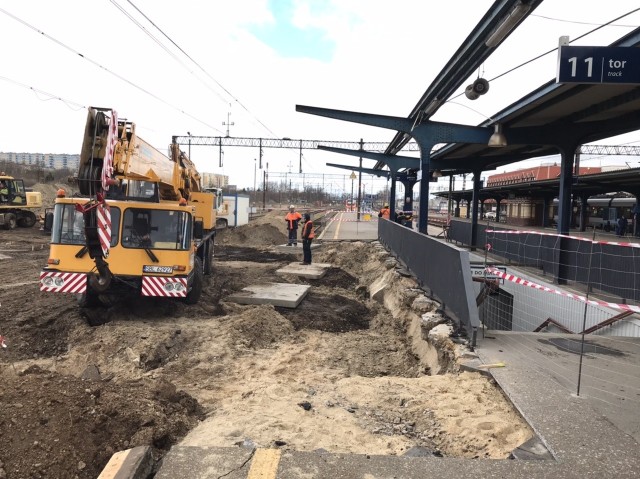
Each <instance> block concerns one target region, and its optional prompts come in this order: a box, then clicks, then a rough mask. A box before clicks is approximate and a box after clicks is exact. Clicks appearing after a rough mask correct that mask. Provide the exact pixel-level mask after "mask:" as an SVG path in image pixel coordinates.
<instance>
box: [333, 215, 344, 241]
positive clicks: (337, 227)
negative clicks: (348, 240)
mask: <svg viewBox="0 0 640 479" xmlns="http://www.w3.org/2000/svg"><path fill="white" fill-rule="evenodd" d="M343 216H344V213H340V219H339V220H338V226H336V232H335V233H334V235H333V239H338V235H339V234H340V225H341V224H342V217H343Z"/></svg>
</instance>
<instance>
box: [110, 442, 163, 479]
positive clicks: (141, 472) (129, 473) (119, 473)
mask: <svg viewBox="0 0 640 479" xmlns="http://www.w3.org/2000/svg"><path fill="white" fill-rule="evenodd" d="M153 465H154V460H153V455H152V454H151V448H150V447H149V446H138V447H134V448H132V449H127V450H126V451H119V452H116V453H115V454H114V455H113V456H111V459H109V462H108V463H107V465H106V466H105V467H104V469H103V470H102V472H101V473H100V475H99V476H98V479H145V478H147V477H149V474H151V471H152V470H153Z"/></svg>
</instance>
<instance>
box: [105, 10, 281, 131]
mask: <svg viewBox="0 0 640 479" xmlns="http://www.w3.org/2000/svg"><path fill="white" fill-rule="evenodd" d="M110 1H111V3H113V4H114V5H116V6H118V8H119V9H120V10H121V11H123V9H122V8H121V7H120V6H119V5H118V4H117V3H116V2H115V0H110ZM127 2H128V3H129V4H130V5H131V6H132V7H133V8H135V10H136V11H137V12H138V13H139V14H140V15H142V16H143V17H144V18H145V20H147V21H148V22H149V23H150V24H151V25H153V26H154V28H156V30H158V31H159V32H160V33H161V34H162V35H163V36H164V37H165V38H166V39H167V40H169V41H170V42H171V43H172V44H173V45H174V46H175V47H176V48H177V49H178V50H179V51H180V52H181V53H182V54H183V55H184V56H186V57H187V58H188V59H189V60H190V61H191V62H192V63H193V64H194V65H195V66H197V67H198V68H199V69H200V71H202V72H203V73H204V74H205V75H206V76H207V77H209V78H210V79H211V80H212V81H213V82H214V83H215V84H216V85H218V86H219V87H220V88H221V89H222V90H223V91H224V92H225V93H226V94H227V95H229V97H231V98H232V99H233V100H234V101H235V102H236V103H237V104H238V105H239V106H240V107H241V108H242V109H243V110H244V111H246V112H247V113H248V114H249V115H250V116H251V117H252V118H254V119H255V120H256V121H257V122H258V123H259V124H260V125H261V126H262V127H263V128H264V129H265V130H267V131H268V132H269V133H270V134H271V135H273V137H274V138H278V135H276V134H275V133H274V132H273V131H272V130H271V129H270V128H269V127H268V126H267V125H265V124H264V123H263V122H262V121H261V120H260V119H259V118H258V117H256V116H255V115H254V114H253V113H252V112H251V111H250V110H249V109H248V108H247V107H246V106H245V105H244V104H243V103H242V102H241V101H240V100H239V99H238V98H237V97H236V96H235V95H234V94H233V93H231V92H230V91H229V90H228V89H227V88H225V87H224V86H223V85H222V83H220V82H219V81H218V80H216V79H215V78H214V77H213V76H212V75H211V74H210V73H209V72H208V71H207V70H205V69H204V68H203V67H202V66H201V65H200V63H198V62H197V61H196V60H194V59H193V57H191V55H189V54H188V53H187V52H186V51H185V50H184V49H183V48H182V47H180V46H179V45H178V44H177V43H176V42H175V41H174V40H173V39H172V38H171V37H170V36H169V35H167V34H166V33H165V32H164V30H162V29H161V28H160V27H159V26H158V25H156V23H155V22H154V21H153V20H151V19H150V18H149V17H148V16H147V15H146V14H145V13H144V12H143V11H142V10H140V9H139V8H138V7H137V6H136V5H135V4H134V3H133V2H132V1H131V0H127ZM123 13H124V11H123ZM126 15H127V16H128V17H129V18H131V16H130V15H128V14H126ZM132 21H133V19H132ZM135 23H136V24H138V23H137V22H135ZM140 28H142V29H143V30H145V31H146V29H144V27H142V26H141V25H140ZM156 43H158V44H159V45H161V44H160V43H159V42H158V41H157V40H156ZM161 47H162V48H163V49H164V50H165V51H167V53H169V54H170V55H171V56H172V57H174V55H173V54H172V53H170V52H169V50H167V49H166V48H165V47H164V46H163V45H161ZM174 58H175V57H174ZM216 94H217V93H216Z"/></svg>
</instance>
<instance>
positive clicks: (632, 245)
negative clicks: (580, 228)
mask: <svg viewBox="0 0 640 479" xmlns="http://www.w3.org/2000/svg"><path fill="white" fill-rule="evenodd" d="M486 233H500V234H514V235H525V234H526V235H539V236H555V237H556V238H569V239H574V240H578V241H588V242H589V243H593V244H608V245H612V246H627V247H629V248H640V243H626V242H620V241H597V240H592V239H589V238H583V237H581V236H570V235H561V234H557V233H544V232H542V231H535V230H486Z"/></svg>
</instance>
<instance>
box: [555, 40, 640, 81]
mask: <svg viewBox="0 0 640 479" xmlns="http://www.w3.org/2000/svg"><path fill="white" fill-rule="evenodd" d="M556 83H615V84H623V83H624V84H640V48H633V47H572V46H569V45H563V46H560V48H559V49H558V72H557V76H556Z"/></svg>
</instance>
